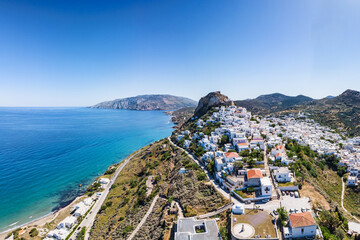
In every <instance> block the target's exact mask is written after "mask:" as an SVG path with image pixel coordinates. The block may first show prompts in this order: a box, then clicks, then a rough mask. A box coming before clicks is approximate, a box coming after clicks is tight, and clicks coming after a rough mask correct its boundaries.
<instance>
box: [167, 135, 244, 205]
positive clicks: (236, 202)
mask: <svg viewBox="0 0 360 240" xmlns="http://www.w3.org/2000/svg"><path fill="white" fill-rule="evenodd" d="M168 139H169V141H170V143H171V144H172V145H173V146H175V147H177V148H179V149H181V150H182V151H184V152H185V153H186V154H187V155H188V156H189V157H190V158H191V159H192V160H194V161H195V162H196V163H197V164H198V165H199V166H200V167H201V169H202V170H204V172H205V173H206V176H207V178H208V179H209V180H210V182H211V184H212V185H213V186H214V187H215V189H216V190H217V191H218V192H219V193H220V194H222V195H223V196H224V197H225V198H227V199H229V200H231V201H232V202H233V203H234V204H238V203H241V202H240V201H239V200H237V199H236V198H233V197H231V195H230V193H229V192H226V191H225V190H224V189H222V188H221V187H220V186H219V184H217V183H216V182H215V179H214V178H213V177H212V175H211V174H210V173H209V171H208V170H207V169H206V168H205V167H204V166H203V165H202V164H201V163H200V162H199V160H197V159H196V158H195V157H194V156H193V155H192V154H191V153H189V152H188V151H186V150H185V149H183V148H181V147H179V146H178V145H176V144H175V143H173V142H172V141H171V139H170V137H168Z"/></svg>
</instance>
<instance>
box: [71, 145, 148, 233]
mask: <svg viewBox="0 0 360 240" xmlns="http://www.w3.org/2000/svg"><path fill="white" fill-rule="evenodd" d="M140 151H141V150H139V151H136V152H135V153H134V154H133V155H131V156H130V157H129V158H127V159H126V160H125V161H124V162H123V163H122V164H121V166H120V167H119V168H118V169H116V171H115V174H114V175H113V177H112V178H111V180H110V183H109V184H108V185H107V186H106V188H105V190H104V191H103V192H102V193H101V196H100V197H99V199H98V200H97V201H96V202H95V204H94V206H93V208H92V209H91V211H90V212H89V214H88V215H87V216H86V218H85V219H84V220H83V221H82V222H81V223H80V225H79V227H78V229H77V230H76V231H75V232H74V233H73V234H72V236H71V238H70V239H76V236H77V234H78V233H79V232H80V231H81V228H83V227H85V228H86V233H85V239H89V236H90V229H91V227H92V225H93V224H94V221H95V217H96V214H97V213H98V212H99V210H100V208H101V206H102V205H103V203H104V201H105V199H106V197H107V195H108V194H109V192H110V188H111V186H112V185H113V183H114V182H115V180H116V178H117V177H118V175H119V174H120V172H121V171H122V170H123V168H124V167H125V166H126V164H127V163H128V162H129V161H130V160H131V159H132V158H133V157H135V156H136V155H137V154H139V152H140Z"/></svg>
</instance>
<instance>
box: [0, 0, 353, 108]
mask: <svg viewBox="0 0 360 240" xmlns="http://www.w3.org/2000/svg"><path fill="white" fill-rule="evenodd" d="M359 12H360V1H358V0H342V1H332V0H316V1H314V0H309V1H307V0H292V1H289V0H282V1H278V0H272V1H265V0H262V1H258V0H234V1H231V0H226V1H221V0H217V1H213V0H179V1H175V0H164V1H158V0H147V1H137V0H129V1H125V0H124V1H122V0H116V1H100V0H99V1H91V0H84V1H74V0H72V1H67V0H36V1H31V0H26V1H25V0H24V1H21V0H0V106H88V105H93V104H96V103H98V102H101V101H105V100H111V99H115V98H122V97H129V96H134V95H140V94H152V93H167V94H173V95H179V96H185V97H189V98H192V99H194V100H198V99H199V98H200V97H201V96H203V95H205V94H207V93H208V92H210V91H215V90H221V91H222V92H223V93H224V94H226V95H228V96H229V97H230V98H232V99H234V100H236V99H246V98H254V97H257V96H258V95H260V94H267V93H273V92H281V93H284V94H287V95H297V94H304V95H308V96H310V97H314V98H321V97H325V96H327V95H338V94H340V93H341V92H343V91H344V90H346V89H348V88H350V89H355V90H360V14H359Z"/></svg>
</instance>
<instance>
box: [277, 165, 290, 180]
mask: <svg viewBox="0 0 360 240" xmlns="http://www.w3.org/2000/svg"><path fill="white" fill-rule="evenodd" d="M275 180H276V181H277V182H291V175H290V171H289V169H288V168H287V167H280V168H279V169H278V170H275Z"/></svg>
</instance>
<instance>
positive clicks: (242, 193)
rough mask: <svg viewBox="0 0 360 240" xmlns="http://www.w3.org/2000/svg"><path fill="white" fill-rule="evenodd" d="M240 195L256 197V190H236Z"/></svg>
mask: <svg viewBox="0 0 360 240" xmlns="http://www.w3.org/2000/svg"><path fill="white" fill-rule="evenodd" d="M234 192H236V193H237V194H238V195H239V196H240V197H242V198H244V199H245V198H254V197H255V192H254V191H244V190H234Z"/></svg>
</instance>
